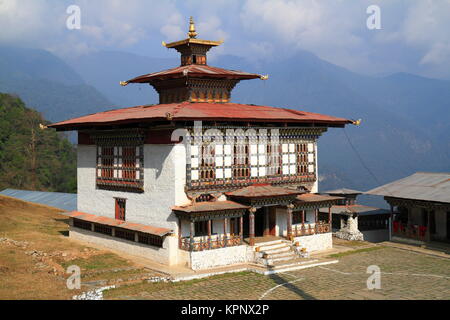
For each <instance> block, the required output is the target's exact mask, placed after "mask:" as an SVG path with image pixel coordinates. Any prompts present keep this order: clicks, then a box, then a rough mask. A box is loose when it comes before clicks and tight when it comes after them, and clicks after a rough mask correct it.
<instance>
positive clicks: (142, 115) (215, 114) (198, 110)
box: [49, 101, 352, 130]
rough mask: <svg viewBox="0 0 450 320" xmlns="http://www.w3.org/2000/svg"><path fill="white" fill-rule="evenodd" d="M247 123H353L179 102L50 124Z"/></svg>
mask: <svg viewBox="0 0 450 320" xmlns="http://www.w3.org/2000/svg"><path fill="white" fill-rule="evenodd" d="M167 120H170V121H200V120H203V121H236V122H237V121H239V122H242V121H245V122H289V123H317V124H325V125H330V126H333V125H338V126H342V125H345V124H349V123H352V121H350V120H348V119H343V118H336V117H332V116H327V115H323V114H318V113H312V112H306V111H298V110H292V109H285V108H275V107H268V106H256V105H248V104H238V103H210V102H188V101H185V102H180V103H171V104H158V105H150V106H137V107H132V108H124V109H116V110H110V111H105V112H99V113H94V114H91V115H87V116H83V117H79V118H74V119H70V120H66V121H62V122H58V123H54V124H52V125H49V127H52V128H57V129H60V130H74V129H76V128H77V127H80V126H83V125H90V126H95V125H111V124H121V123H133V122H142V121H167Z"/></svg>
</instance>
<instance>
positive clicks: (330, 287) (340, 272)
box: [105, 247, 450, 300]
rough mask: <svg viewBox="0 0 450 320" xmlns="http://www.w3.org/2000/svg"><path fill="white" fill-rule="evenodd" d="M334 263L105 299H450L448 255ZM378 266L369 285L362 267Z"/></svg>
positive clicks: (379, 253) (149, 288)
mask: <svg viewBox="0 0 450 320" xmlns="http://www.w3.org/2000/svg"><path fill="white" fill-rule="evenodd" d="M337 259H338V260H339V263H337V264H331V265H327V266H323V267H315V268H310V269H303V270H298V271H291V272H287V273H281V274H275V275H271V276H262V275H259V274H255V273H250V272H243V273H237V274H227V275H221V276H216V277H212V278H209V279H201V280H195V281H188V282H179V283H157V284H152V283H144V284H138V285H134V286H130V287H122V288H118V289H114V290H111V291H109V292H107V293H106V294H105V298H106V299H108V298H110V299H117V298H119V299H186V300H195V299H237V300H240V299H256V300H257V299H263V300H264V299H278V300H287V299H446V300H448V299H450V261H449V260H448V259H445V258H440V257H433V256H429V255H424V254H420V253H415V252H410V251H405V250H400V249H396V248H388V247H385V248H380V249H379V250H373V251H368V252H358V253H356V252H355V253H352V254H349V255H344V256H341V257H338V258H337ZM370 265H377V266H379V267H380V269H381V289H379V290H368V289H367V286H366V281H367V279H368V277H369V276H370V274H367V273H366V271H367V267H368V266H370Z"/></svg>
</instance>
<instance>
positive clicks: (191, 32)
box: [188, 17, 198, 39]
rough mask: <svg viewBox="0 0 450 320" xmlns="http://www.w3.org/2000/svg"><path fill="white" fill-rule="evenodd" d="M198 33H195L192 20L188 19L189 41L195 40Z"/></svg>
mask: <svg viewBox="0 0 450 320" xmlns="http://www.w3.org/2000/svg"><path fill="white" fill-rule="evenodd" d="M197 35H198V33H197V32H195V24H194V18H192V17H191V18H190V19H189V33H188V37H189V38H191V39H195V38H196V37H197Z"/></svg>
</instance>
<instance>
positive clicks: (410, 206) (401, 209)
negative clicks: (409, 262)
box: [367, 172, 450, 242]
mask: <svg viewBox="0 0 450 320" xmlns="http://www.w3.org/2000/svg"><path fill="white" fill-rule="evenodd" d="M367 194H371V195H380V196H384V199H385V200H386V201H387V202H388V203H389V205H390V206H391V211H392V214H393V217H394V218H393V223H392V235H393V236H394V238H393V239H397V240H409V241H414V242H429V241H444V242H449V241H450V232H449V231H450V173H434V172H417V173H415V174H413V175H411V176H409V177H406V178H403V179H400V180H397V181H394V182H391V183H388V184H385V185H383V186H380V187H378V188H375V189H373V190H370V191H368V192H367Z"/></svg>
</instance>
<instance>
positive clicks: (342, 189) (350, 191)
mask: <svg viewBox="0 0 450 320" xmlns="http://www.w3.org/2000/svg"><path fill="white" fill-rule="evenodd" d="M322 193H326V194H362V193H363V192H362V191H358V190H353V189H347V188H341V189H336V190H329V191H324V192H322Z"/></svg>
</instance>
